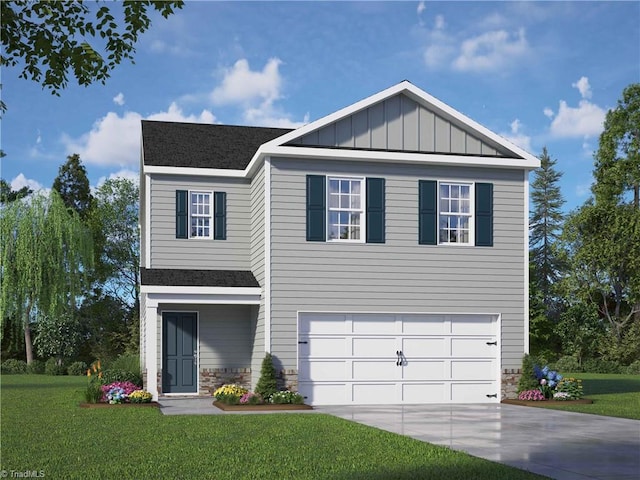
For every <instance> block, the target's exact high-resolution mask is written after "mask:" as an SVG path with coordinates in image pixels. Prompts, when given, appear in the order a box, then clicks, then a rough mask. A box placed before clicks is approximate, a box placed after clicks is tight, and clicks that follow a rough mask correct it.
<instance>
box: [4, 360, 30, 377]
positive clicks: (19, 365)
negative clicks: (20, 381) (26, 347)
mask: <svg viewBox="0 0 640 480" xmlns="http://www.w3.org/2000/svg"><path fill="white" fill-rule="evenodd" d="M0 368H1V370H2V374H3V375H16V374H22V373H27V362H25V361H24V360H16V359H15V358H10V359H9V360H5V361H4V362H2V366H1V367H0Z"/></svg>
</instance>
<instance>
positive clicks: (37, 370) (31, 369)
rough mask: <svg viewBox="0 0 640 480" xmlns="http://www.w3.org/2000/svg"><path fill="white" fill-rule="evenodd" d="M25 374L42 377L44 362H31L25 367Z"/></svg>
mask: <svg viewBox="0 0 640 480" xmlns="http://www.w3.org/2000/svg"><path fill="white" fill-rule="evenodd" d="M27 373H30V374H34V375H42V374H43V373H44V362H43V361H42V360H37V359H35V360H33V362H31V363H30V364H28V365H27Z"/></svg>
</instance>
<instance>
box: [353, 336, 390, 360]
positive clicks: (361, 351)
mask: <svg viewBox="0 0 640 480" xmlns="http://www.w3.org/2000/svg"><path fill="white" fill-rule="evenodd" d="M352 345H353V356H354V357H366V358H371V357H383V356H384V357H393V356H395V354H396V351H397V350H398V347H397V342H396V339H395V338H390V337H387V338H361V337H353V339H352Z"/></svg>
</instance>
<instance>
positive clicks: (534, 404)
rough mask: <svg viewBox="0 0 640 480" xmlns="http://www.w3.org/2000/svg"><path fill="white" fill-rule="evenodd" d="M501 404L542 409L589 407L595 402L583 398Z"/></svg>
mask: <svg viewBox="0 0 640 480" xmlns="http://www.w3.org/2000/svg"><path fill="white" fill-rule="evenodd" d="M501 403H507V404H509V405H524V406H527V407H541V406H542V405H576V404H577V405H580V404H582V405H589V404H591V403H593V400H590V399H588V398H581V399H580V400H539V401H533V400H518V399H511V398H506V399H504V400H502V402H501Z"/></svg>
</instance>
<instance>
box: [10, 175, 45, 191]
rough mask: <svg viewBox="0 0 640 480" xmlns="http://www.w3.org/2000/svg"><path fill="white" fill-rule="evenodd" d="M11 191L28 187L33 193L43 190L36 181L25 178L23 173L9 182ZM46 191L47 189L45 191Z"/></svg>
mask: <svg viewBox="0 0 640 480" xmlns="http://www.w3.org/2000/svg"><path fill="white" fill-rule="evenodd" d="M10 183H11V190H20V189H21V188H23V187H28V188H30V189H31V190H33V191H34V192H37V191H40V190H43V188H44V187H43V186H42V184H41V183H40V182H38V181H37V180H33V179H31V178H27V177H25V176H24V174H23V173H20V174H18V176H16V177H15V178H14V179H13V180H11V182H10ZM47 190H48V189H47Z"/></svg>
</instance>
